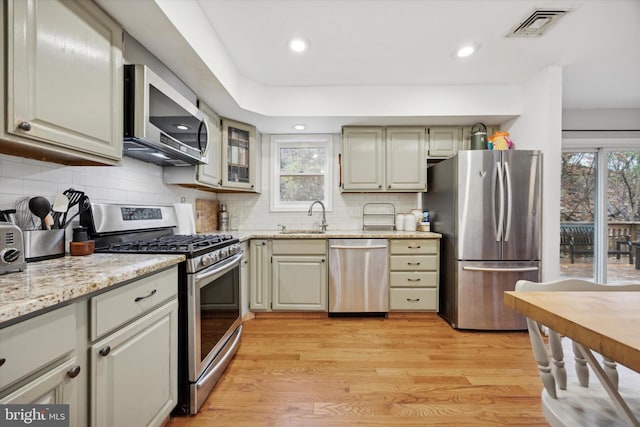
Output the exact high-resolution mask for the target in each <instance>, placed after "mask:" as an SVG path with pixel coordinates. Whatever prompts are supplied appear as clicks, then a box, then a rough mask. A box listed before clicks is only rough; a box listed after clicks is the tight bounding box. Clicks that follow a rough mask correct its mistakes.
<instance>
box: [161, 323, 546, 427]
mask: <svg viewBox="0 0 640 427" xmlns="http://www.w3.org/2000/svg"><path fill="white" fill-rule="evenodd" d="M325 316H326V315H325ZM541 390H542V383H541V382H540V379H539V376H538V372H537V368H536V365H535V362H534V360H533V356H532V353H531V348H530V344H529V337H528V335H527V334H526V333H525V332H469V331H458V330H454V329H452V328H451V327H450V326H449V325H448V324H447V323H445V322H444V321H443V320H442V319H441V318H439V317H438V316H437V315H436V314H431V313H426V314H420V315H407V316H401V315H392V316H391V317H390V318H388V319H380V318H326V317H324V318H317V317H316V318H314V317H313V316H306V317H295V316H294V317H292V315H285V316H281V317H279V318H277V317H269V316H265V317H261V316H258V317H257V318H256V319H254V320H250V321H247V322H245V324H244V334H243V337H242V344H241V346H240V349H239V350H238V353H237V354H236V356H235V358H234V360H233V361H232V363H231V364H230V365H229V367H228V368H227V370H226V373H225V375H224V376H223V377H222V378H221V380H220V381H219V382H218V384H217V385H216V387H215V389H214V390H213V392H212V393H211V395H210V396H209V398H208V399H207V401H206V402H205V404H204V405H203V407H202V409H201V411H200V413H199V414H198V415H196V416H191V417H177V418H172V419H171V420H170V422H169V423H168V425H169V426H170V427H183V426H190V427H204V426H251V427H257V426H331V427H334V426H353V425H357V426H431V425H447V426H471V425H509V426H513V425H539V426H546V425H548V424H547V423H546V422H545V420H544V418H543V416H542V411H541V409H540V392H541Z"/></svg>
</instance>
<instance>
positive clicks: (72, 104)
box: [0, 0, 123, 164]
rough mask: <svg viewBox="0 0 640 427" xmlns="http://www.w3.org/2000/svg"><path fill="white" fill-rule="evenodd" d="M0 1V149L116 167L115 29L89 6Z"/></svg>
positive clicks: (118, 86) (118, 83) (119, 75)
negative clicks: (0, 74) (1, 74)
mask: <svg viewBox="0 0 640 427" xmlns="http://www.w3.org/2000/svg"><path fill="white" fill-rule="evenodd" d="M4 3H5V5H3V6H6V7H3V8H2V10H0V14H4V16H1V18H2V25H3V27H4V31H2V32H0V34H2V35H1V36H0V37H6V40H5V43H4V46H6V48H5V50H4V52H3V55H2V58H3V60H4V61H5V64H3V65H4V67H3V69H4V70H5V73H6V74H5V82H6V84H5V85H3V86H2V88H0V95H1V97H2V98H3V100H4V102H5V103H4V105H5V107H6V111H5V114H3V115H2V117H1V118H0V122H1V125H2V126H1V129H0V133H1V135H0V136H1V137H2V139H3V140H4V141H3V143H2V144H0V151H2V152H5V153H8V154H13V155H22V156H26V157H34V158H37V159H40V160H49V161H54V162H58V163H65V164H117V163H118V162H119V161H120V160H121V159H122V131H123V127H122V102H123V71H122V46H123V40H122V38H123V33H122V29H121V28H120V27H119V26H118V25H117V24H116V23H115V22H114V21H113V20H111V19H110V18H109V17H108V16H107V15H106V14H105V13H104V12H103V11H102V10H101V9H100V8H99V7H97V6H96V5H95V4H94V3H92V2H89V1H81V0H69V1H62V0H32V1H24V0H8V1H6V2H4ZM4 90H6V93H3V91H4Z"/></svg>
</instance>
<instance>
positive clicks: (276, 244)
mask: <svg viewBox="0 0 640 427" xmlns="http://www.w3.org/2000/svg"><path fill="white" fill-rule="evenodd" d="M272 253H273V255H326V254H327V240H326V239H313V240H312V239H306V240H304V239H302V240H300V239H274V240H273V246H272Z"/></svg>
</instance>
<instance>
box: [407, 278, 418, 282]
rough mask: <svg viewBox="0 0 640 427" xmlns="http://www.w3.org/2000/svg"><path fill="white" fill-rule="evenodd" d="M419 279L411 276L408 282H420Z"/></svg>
mask: <svg viewBox="0 0 640 427" xmlns="http://www.w3.org/2000/svg"><path fill="white" fill-rule="evenodd" d="M419 281H420V279H411V278H408V279H407V282H419Z"/></svg>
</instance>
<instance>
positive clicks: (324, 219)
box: [307, 200, 328, 233]
mask: <svg viewBox="0 0 640 427" xmlns="http://www.w3.org/2000/svg"><path fill="white" fill-rule="evenodd" d="M316 203H318V204H319V205H320V207H322V222H321V223H320V228H321V229H322V232H323V233H324V232H325V231H327V225H328V224H327V216H326V211H325V209H324V204H323V203H322V202H321V201H320V200H316V201H315V202H313V203H311V206H309V211H308V212H307V215H309V216H311V215H312V214H313V206H314V205H315V204H316Z"/></svg>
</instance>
